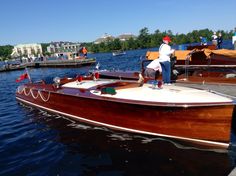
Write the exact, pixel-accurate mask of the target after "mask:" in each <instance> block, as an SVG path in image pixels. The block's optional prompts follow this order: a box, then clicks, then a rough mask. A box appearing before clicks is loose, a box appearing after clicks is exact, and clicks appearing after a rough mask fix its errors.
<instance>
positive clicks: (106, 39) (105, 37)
mask: <svg viewBox="0 0 236 176" xmlns="http://www.w3.org/2000/svg"><path fill="white" fill-rule="evenodd" d="M114 39H115V37H113V36H111V35H108V34H107V33H105V34H104V35H103V36H102V37H100V38H98V39H97V40H95V41H94V44H100V43H102V42H104V43H105V42H109V41H113V40H114Z"/></svg>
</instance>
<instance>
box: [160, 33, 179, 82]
mask: <svg viewBox="0 0 236 176" xmlns="http://www.w3.org/2000/svg"><path fill="white" fill-rule="evenodd" d="M169 42H171V39H170V37H169V36H165V37H164V38H163V44H161V46H160V48H159V54H160V56H159V59H158V60H159V62H160V64H161V68H162V80H163V82H164V84H167V85H169V84H171V80H170V77H171V63H170V56H171V54H173V53H174V52H175V50H174V49H171V47H170V45H169Z"/></svg>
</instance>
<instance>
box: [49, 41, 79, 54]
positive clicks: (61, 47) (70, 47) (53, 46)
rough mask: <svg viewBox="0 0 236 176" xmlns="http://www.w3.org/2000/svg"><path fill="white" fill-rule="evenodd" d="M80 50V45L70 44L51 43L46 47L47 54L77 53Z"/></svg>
mask: <svg viewBox="0 0 236 176" xmlns="http://www.w3.org/2000/svg"><path fill="white" fill-rule="evenodd" d="M79 49H80V43H72V42H51V43H50V45H49V46H48V47H47V51H48V52H49V53H58V52H77V51H79Z"/></svg>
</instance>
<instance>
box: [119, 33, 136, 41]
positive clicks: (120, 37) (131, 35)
mask: <svg viewBox="0 0 236 176" xmlns="http://www.w3.org/2000/svg"><path fill="white" fill-rule="evenodd" d="M117 38H118V39H120V41H123V42H124V41H127V40H129V39H130V38H133V39H136V38H137V37H136V36H135V35H133V34H121V35H119V36H118V37H117Z"/></svg>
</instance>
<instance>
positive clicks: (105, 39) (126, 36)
mask: <svg viewBox="0 0 236 176" xmlns="http://www.w3.org/2000/svg"><path fill="white" fill-rule="evenodd" d="M116 38H118V39H120V41H127V40H129V39H130V38H133V39H136V38H137V37H136V36H135V35H133V34H121V35H119V36H118V37H113V36H111V35H108V34H107V33H105V35H103V36H102V37H100V38H98V39H97V40H95V41H94V44H100V43H102V42H104V43H105V42H109V41H113V40H114V39H116Z"/></svg>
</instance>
